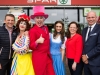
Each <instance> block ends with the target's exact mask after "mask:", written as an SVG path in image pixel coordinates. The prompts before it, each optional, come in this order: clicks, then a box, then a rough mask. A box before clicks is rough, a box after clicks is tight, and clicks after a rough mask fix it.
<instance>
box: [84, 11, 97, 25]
mask: <svg viewBox="0 0 100 75" xmlns="http://www.w3.org/2000/svg"><path fill="white" fill-rule="evenodd" d="M86 19H87V22H88V24H89V25H93V24H95V23H96V21H97V17H96V14H95V13H93V12H91V13H89V14H88V15H87V17H86Z"/></svg>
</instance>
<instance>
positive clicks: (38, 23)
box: [34, 16, 45, 27]
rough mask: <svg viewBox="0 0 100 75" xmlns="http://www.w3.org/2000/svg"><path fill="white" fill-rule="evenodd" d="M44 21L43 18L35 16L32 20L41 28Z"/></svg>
mask: <svg viewBox="0 0 100 75" xmlns="http://www.w3.org/2000/svg"><path fill="white" fill-rule="evenodd" d="M44 20H45V18H44V17H43V16H36V17H35V18H34V21H35V23H36V25H37V26H38V27H41V26H43V23H44Z"/></svg>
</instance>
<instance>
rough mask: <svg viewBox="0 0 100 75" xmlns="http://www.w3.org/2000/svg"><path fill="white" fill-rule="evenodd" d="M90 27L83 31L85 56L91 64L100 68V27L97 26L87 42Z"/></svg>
mask: <svg viewBox="0 0 100 75" xmlns="http://www.w3.org/2000/svg"><path fill="white" fill-rule="evenodd" d="M87 30H88V27H86V28H84V29H83V32H82V36H83V45H84V47H83V54H87V56H88V57H89V58H88V60H89V64H90V65H93V66H100V25H98V24H96V25H95V27H94V28H93V30H92V31H91V33H90V36H89V37H88V39H87V41H85V38H86V33H87Z"/></svg>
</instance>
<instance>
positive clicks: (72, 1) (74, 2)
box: [0, 0, 100, 6]
mask: <svg viewBox="0 0 100 75" xmlns="http://www.w3.org/2000/svg"><path fill="white" fill-rule="evenodd" d="M35 5H46V6H52V5H53V6H59V5H64V6H67V5H68V6H100V0H92V1H89V0H0V6H35Z"/></svg>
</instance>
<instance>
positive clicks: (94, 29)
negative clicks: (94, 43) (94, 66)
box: [87, 25, 98, 41]
mask: <svg viewBox="0 0 100 75" xmlns="http://www.w3.org/2000/svg"><path fill="white" fill-rule="evenodd" d="M97 28H98V27H97V25H95V27H94V28H93V30H92V31H91V33H90V35H91V34H93V33H94V32H95V31H96V29H97ZM90 37H91V36H89V37H88V39H89V38H90ZM88 39H87V41H88Z"/></svg>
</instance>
